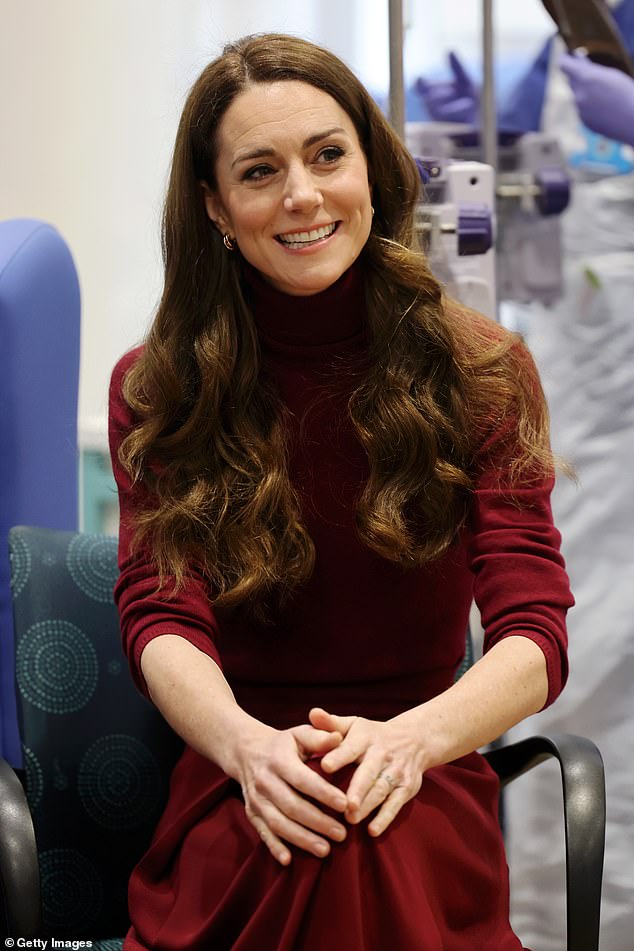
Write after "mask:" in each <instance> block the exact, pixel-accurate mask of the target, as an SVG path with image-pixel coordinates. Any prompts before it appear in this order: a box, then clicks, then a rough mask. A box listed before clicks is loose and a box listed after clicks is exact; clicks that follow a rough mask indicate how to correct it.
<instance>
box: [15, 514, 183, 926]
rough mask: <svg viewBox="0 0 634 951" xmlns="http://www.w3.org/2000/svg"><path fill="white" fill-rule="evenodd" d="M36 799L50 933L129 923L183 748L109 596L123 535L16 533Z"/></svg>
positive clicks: (28, 746) (20, 685)
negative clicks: (131, 651) (128, 657)
mask: <svg viewBox="0 0 634 951" xmlns="http://www.w3.org/2000/svg"><path fill="white" fill-rule="evenodd" d="M9 546H10V560H11V583H12V593H13V611H14V623H15V643H16V671H15V673H16V683H17V696H18V714H19V721H20V732H21V736H22V743H23V749H24V762H25V769H26V788H27V798H28V800H29V805H30V807H31V811H32V814H33V822H34V826H35V834H36V839H37V843H38V852H39V858H40V872H41V880H42V899H43V918H44V924H45V929H46V934H47V935H48V936H51V937H60V938H61V937H67V938H73V937H74V938H77V936H81V937H90V938H93V939H94V938H99V937H111V936H113V935H118V934H123V933H124V932H125V931H126V930H127V926H128V917H127V881H128V877H129V873H130V871H131V869H132V867H133V865H134V864H135V862H136V861H137V860H138V858H139V857H140V856H141V854H142V853H143V852H144V850H145V848H146V847H147V844H148V842H149V839H150V836H151V834H152V831H153V828H154V826H155V825H156V822H157V819H158V817H159V815H160V813H161V811H162V808H163V805H164V802H165V800H166V797H167V789H168V781H169V775H170V772H171V769H172V767H173V765H174V762H175V760H176V758H177V756H178V754H179V752H180V750H181V748H182V743H181V741H180V740H178V739H177V738H176V736H175V735H174V734H173V733H172V731H171V730H170V729H169V727H168V726H167V725H166V723H165V721H164V720H163V719H162V717H161V716H160V715H159V714H158V713H157V711H156V710H155V709H154V707H153V706H152V705H151V704H150V703H148V702H147V701H146V700H145V699H144V698H143V697H141V695H140V694H139V693H138V692H137V691H136V689H135V688H134V687H133V685H132V681H131V678H130V677H129V675H128V672H127V667H126V662H125V660H124V658H123V656H122V653H121V646H120V634H119V624H118V618H117V613H116V608H115V606H114V603H113V600H112V587H113V584H114V582H115V579H116V576H117V557H116V550H117V543H116V539H114V538H110V537H107V536H103V535H87V534H80V533H75V532H60V531H55V530H50V529H40V528H24V527H18V528H13V529H12V530H11V532H10V533H9Z"/></svg>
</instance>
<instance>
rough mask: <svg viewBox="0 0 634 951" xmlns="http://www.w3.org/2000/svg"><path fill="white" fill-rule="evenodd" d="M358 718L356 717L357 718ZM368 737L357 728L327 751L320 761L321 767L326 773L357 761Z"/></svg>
mask: <svg viewBox="0 0 634 951" xmlns="http://www.w3.org/2000/svg"><path fill="white" fill-rule="evenodd" d="M357 719H358V718H357ZM369 743H370V737H369V736H368V735H367V733H366V731H362V730H358V731H356V732H352V733H350V734H349V735H348V736H346V737H344V739H343V740H342V742H341V743H340V744H339V746H338V747H337V748H336V749H334V750H331V751H330V752H329V753H327V754H326V755H325V756H324V757H323V758H322V761H321V768H322V769H323V770H324V771H325V772H327V773H336V772H337V770H339V769H342V767H344V766H348V765H349V764H350V763H358V762H359V760H360V759H361V758H362V757H363V756H364V754H365V752H366V750H367V748H368V745H369Z"/></svg>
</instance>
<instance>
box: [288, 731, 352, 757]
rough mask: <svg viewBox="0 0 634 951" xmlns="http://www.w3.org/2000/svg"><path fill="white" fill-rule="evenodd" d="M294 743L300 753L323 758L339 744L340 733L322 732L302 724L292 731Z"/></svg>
mask: <svg viewBox="0 0 634 951" xmlns="http://www.w3.org/2000/svg"><path fill="white" fill-rule="evenodd" d="M292 733H293V738H294V739H295V743H296V744H297V746H298V747H299V751H300V753H307V754H309V755H310V754H313V753H314V754H317V755H319V756H323V755H324V754H325V753H329V752H330V750H334V749H335V748H336V747H337V746H339V744H340V743H341V740H342V736H341V733H339V732H337V731H336V730H322V729H320V728H319V727H316V728H315V727H312V726H308V725H307V724H304V725H302V726H298V727H295V728H294V729H293V730H292Z"/></svg>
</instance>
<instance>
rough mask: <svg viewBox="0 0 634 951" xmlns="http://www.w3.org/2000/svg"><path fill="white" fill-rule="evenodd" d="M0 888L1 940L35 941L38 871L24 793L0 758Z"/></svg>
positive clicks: (38, 925) (38, 930) (39, 915)
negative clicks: (0, 898)
mask: <svg viewBox="0 0 634 951" xmlns="http://www.w3.org/2000/svg"><path fill="white" fill-rule="evenodd" d="M0 885H1V887H2V904H3V909H2V910H3V918H4V920H3V922H2V926H3V927H4V929H5V932H4V933H5V936H8V937H14V938H17V937H23V938H30V937H36V936H37V935H39V934H41V930H42V909H41V898H40V870H39V863H38V856H37V846H36V844H35V832H34V830H33V822H32V820H31V813H30V812H29V807H28V804H27V801H26V796H25V794H24V789H23V788H22V784H21V782H20V780H19V779H18V777H17V776H16V774H15V772H14V771H13V769H12V768H11V767H10V766H9V764H8V763H7V762H6V761H5V760H4V759H2V758H0Z"/></svg>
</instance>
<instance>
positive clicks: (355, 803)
mask: <svg viewBox="0 0 634 951" xmlns="http://www.w3.org/2000/svg"><path fill="white" fill-rule="evenodd" d="M398 786H399V778H398V776H396V775H394V773H391V772H390V771H389V767H388V766H385V765H384V766H383V767H382V768H377V763H376V761H375V762H373V763H365V762H364V763H362V764H361V766H359V768H358V770H357V771H356V773H355V775H354V776H353V777H352V781H351V783H350V786H349V788H348V809H347V811H346V818H347V819H348V821H349V822H353V823H357V822H361V821H362V820H363V819H365V818H366V816H369V815H370V813H371V812H372V811H373V810H374V809H376V807H377V806H378V805H380V804H381V803H382V802H384V801H385V800H386V799H387V798H388V797H389V796H390V795H391V794H392V792H393V791H394V790H395V789H396V788H397V787H398Z"/></svg>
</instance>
